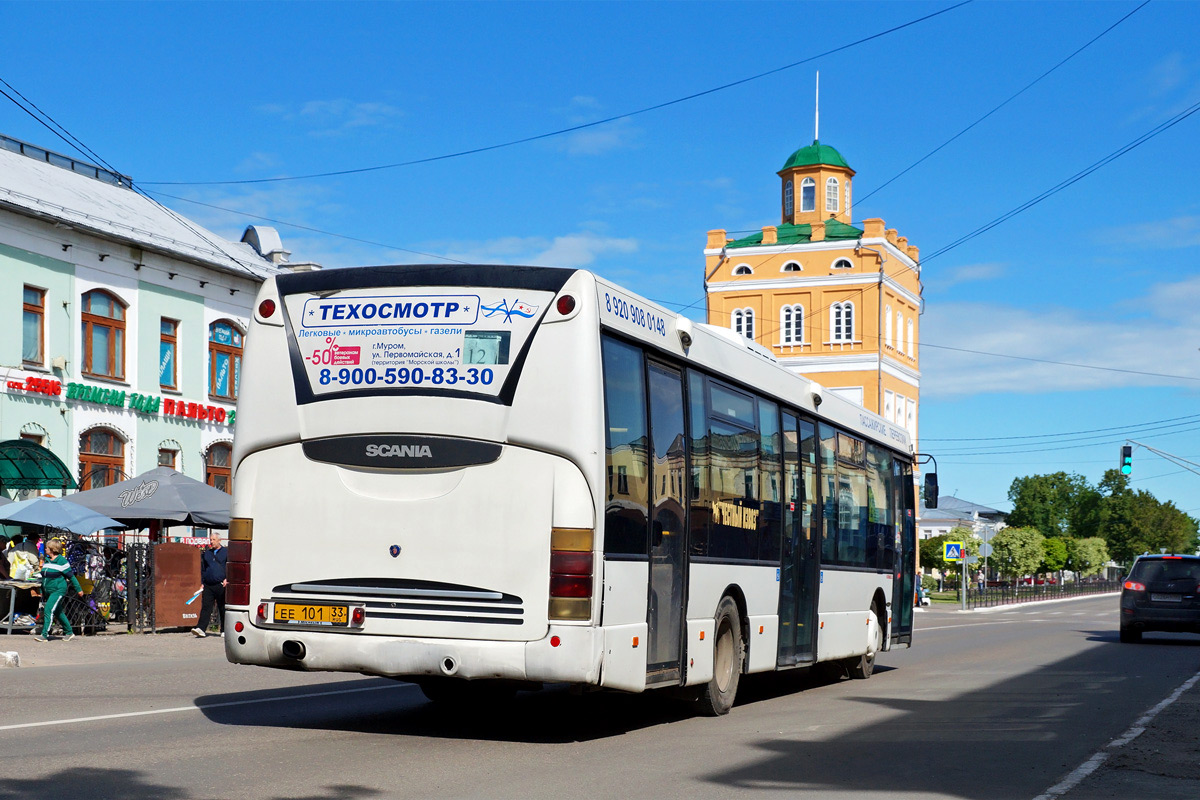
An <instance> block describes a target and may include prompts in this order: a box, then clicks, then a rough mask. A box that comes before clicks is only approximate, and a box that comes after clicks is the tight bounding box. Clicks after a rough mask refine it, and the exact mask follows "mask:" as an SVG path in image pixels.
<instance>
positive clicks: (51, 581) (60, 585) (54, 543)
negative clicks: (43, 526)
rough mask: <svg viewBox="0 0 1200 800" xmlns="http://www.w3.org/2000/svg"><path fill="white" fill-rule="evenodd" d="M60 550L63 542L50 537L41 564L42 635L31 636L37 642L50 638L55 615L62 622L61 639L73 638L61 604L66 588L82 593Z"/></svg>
mask: <svg viewBox="0 0 1200 800" xmlns="http://www.w3.org/2000/svg"><path fill="white" fill-rule="evenodd" d="M62 551H63V543H62V541H61V540H60V539H51V540H50V541H49V542H47V543H46V563H45V564H43V565H42V596H43V597H45V598H46V605H45V607H44V608H43V609H42V635H41V636H34V637H33V638H34V640H35V641H38V642H47V641H49V640H50V626H51V625H53V624H54V617H55V616H57V617H58V621H59V622H61V623H62V626H63V639H64V640H66V639H74V638H75V631H74V630H72V629H71V621H70V620H68V619H67V615H66V614H64V613H63V610H62V604H63V599H64V598H65V597H66V596H67V590H68V589H74V590H75V591H76V592H78V593H79V594H82V593H83V588H82V587H81V586H80V585H79V581H77V580H75V573H74V572H72V571H71V564H70V562H68V561H67V557H66V556H64V555H63V554H62Z"/></svg>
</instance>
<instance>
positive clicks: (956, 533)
mask: <svg viewBox="0 0 1200 800" xmlns="http://www.w3.org/2000/svg"><path fill="white" fill-rule="evenodd" d="M946 542H962V543H963V549H964V550H966V551H967V555H969V556H974V555H978V554H979V544H980V540H979V538H978V537H976V536H975V534H974V533H972V532H971V529H970V528H964V527H961V526H960V527H957V528H951V529H950V532H949V533H943V534H941V535H940V536H931V537H929V538H928V539H922V540H921V567H922V569H940V570H946V569H949V568H953V569H958V565H957V564H955V563H952V562H950V561H944V560H943V559H942V554H943V553H944V552H945V550H944V548H943V545H944V544H945V543H946Z"/></svg>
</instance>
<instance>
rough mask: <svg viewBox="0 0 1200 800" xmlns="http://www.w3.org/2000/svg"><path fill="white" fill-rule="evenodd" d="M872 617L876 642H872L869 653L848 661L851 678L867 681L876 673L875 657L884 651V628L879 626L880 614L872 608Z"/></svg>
mask: <svg viewBox="0 0 1200 800" xmlns="http://www.w3.org/2000/svg"><path fill="white" fill-rule="evenodd" d="M871 616H872V617H873V618H874V619H875V641H873V642H871V644H870V645H869V649H868V650H867V652H865V653H863V654H862V655H861V656H858V657H857V658H851V659H848V660H847V662H846V666H847V667H848V668H849V671H850V677H851V678H856V679H858V680H863V681H865V680H866V679H867V678H869V677H871V675H872V674H874V672H875V656H876V654H877V653H878V652H879V651H880V650H882V649H883V626H882V625H881V624H879V613H878V612H877V611H876V610H875V609H874V608H872V609H871Z"/></svg>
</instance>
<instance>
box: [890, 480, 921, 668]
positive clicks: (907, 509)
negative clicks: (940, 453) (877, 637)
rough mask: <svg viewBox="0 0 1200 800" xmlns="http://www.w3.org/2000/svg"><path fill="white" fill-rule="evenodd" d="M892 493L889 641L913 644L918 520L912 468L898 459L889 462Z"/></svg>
mask: <svg viewBox="0 0 1200 800" xmlns="http://www.w3.org/2000/svg"><path fill="white" fill-rule="evenodd" d="M892 464H893V468H892V476H893V478H892V484H893V486H892V493H893V497H894V498H895V504H894V506H893V507H894V508H895V509H896V519H895V522H894V523H893V525H892V527H893V528H894V530H895V533H894V534H893V535H894V536H895V540H896V561H895V563H894V564H893V565H892V576H893V577H892V642H893V643H894V644H904V643H911V642H912V626H913V604H914V602H915V596H916V591H917V587H916V571H917V521H916V520H915V519H914V518H913V514H914V505H915V500H914V496H913V495H914V492H913V477H912V470H911V468H910V467H909V466H908V465H907V464H905V463H903V462H901V460H900V459H898V458H893V459H892Z"/></svg>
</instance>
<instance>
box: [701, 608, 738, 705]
mask: <svg viewBox="0 0 1200 800" xmlns="http://www.w3.org/2000/svg"><path fill="white" fill-rule="evenodd" d="M714 620H715V622H716V626H715V630H716V633H715V635H714V636H713V676H712V679H711V680H710V681H709V682H708V684H707V685H706V686H705V687H704V691H703V692H702V693H701V695H700V699H699V700H698V701H697V703H698V705H699V707H700V713H702V714H704V715H706V716H710V717H719V716H721V715H722V714H728V713H729V709H731V708H733V701H734V699H735V698H736V697H737V689H738V683H739V681H740V680H741V677H742V662H743V661H744V660H745V657H746V648H745V645H744V644H743V643H742V616H741V614H739V613H738V607H737V603H735V602H733V598H731V597H728V596H727V597H723V598H721V602H720V604H719V605H718V606H717V614H716V617H715V618H714Z"/></svg>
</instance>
